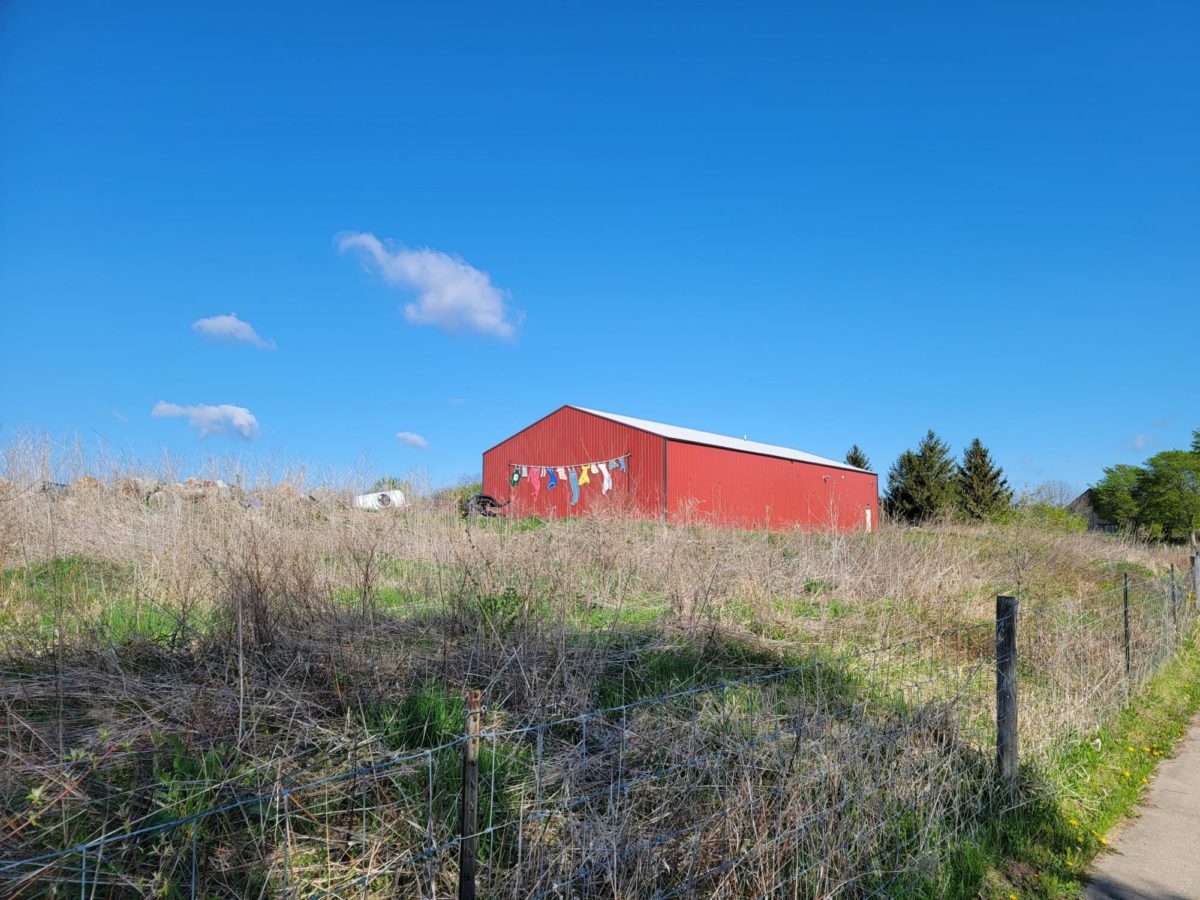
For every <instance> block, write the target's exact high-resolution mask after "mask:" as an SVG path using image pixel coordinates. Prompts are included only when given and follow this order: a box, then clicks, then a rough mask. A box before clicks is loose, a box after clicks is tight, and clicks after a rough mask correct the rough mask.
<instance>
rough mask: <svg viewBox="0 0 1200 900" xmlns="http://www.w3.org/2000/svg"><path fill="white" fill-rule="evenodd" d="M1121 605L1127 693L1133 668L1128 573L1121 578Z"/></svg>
mask: <svg viewBox="0 0 1200 900" xmlns="http://www.w3.org/2000/svg"><path fill="white" fill-rule="evenodd" d="M1121 605H1122V606H1123V607H1124V608H1125V691H1126V693H1128V692H1129V678H1130V671H1131V670H1132V668H1133V661H1132V656H1131V655H1130V647H1129V573H1128V572H1125V573H1124V574H1122V576H1121Z"/></svg>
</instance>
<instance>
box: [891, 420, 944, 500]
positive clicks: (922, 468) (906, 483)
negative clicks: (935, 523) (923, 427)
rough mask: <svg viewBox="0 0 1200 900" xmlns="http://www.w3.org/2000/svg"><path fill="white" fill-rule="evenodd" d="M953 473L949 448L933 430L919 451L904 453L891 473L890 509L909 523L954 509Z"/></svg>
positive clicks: (924, 439) (923, 441)
mask: <svg viewBox="0 0 1200 900" xmlns="http://www.w3.org/2000/svg"><path fill="white" fill-rule="evenodd" d="M954 470H955V466H954V460H953V459H952V458H951V456H950V447H949V446H948V445H947V444H946V443H945V441H943V440H942V439H941V438H939V437H938V436H937V435H936V434H934V433H933V430H932V429H930V431H929V432H928V433H927V434H926V435H925V437H924V438H923V439H922V441H921V443H920V444H918V445H917V449H916V450H915V451H913V450H905V451H904V452H903V453H901V454H900V458H899V459H897V460H896V462H895V464H894V465H893V466H892V468H891V469H890V470H889V471H888V492H887V497H886V503H887V507H888V510H889V511H890V512H891V513H892V515H895V516H898V517H899V518H902V519H904V520H905V521H907V522H921V521H924V520H926V519H931V518H933V517H934V516H937V515H939V514H940V513H942V512H944V511H945V510H948V509H951V508H953V506H954V493H955V490H954Z"/></svg>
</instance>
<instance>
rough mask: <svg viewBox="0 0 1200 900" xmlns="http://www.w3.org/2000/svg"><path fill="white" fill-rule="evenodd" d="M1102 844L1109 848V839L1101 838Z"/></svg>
mask: <svg viewBox="0 0 1200 900" xmlns="http://www.w3.org/2000/svg"><path fill="white" fill-rule="evenodd" d="M1100 843H1101V844H1103V845H1104V846H1105V847H1107V846H1108V838H1100Z"/></svg>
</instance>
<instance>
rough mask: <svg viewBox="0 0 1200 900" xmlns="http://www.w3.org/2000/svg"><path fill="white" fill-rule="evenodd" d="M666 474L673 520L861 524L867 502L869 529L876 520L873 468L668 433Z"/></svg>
mask: <svg viewBox="0 0 1200 900" xmlns="http://www.w3.org/2000/svg"><path fill="white" fill-rule="evenodd" d="M667 475H668V477H667V488H668V492H667V505H668V509H669V511H670V520H671V521H672V522H688V521H695V522H714V523H721V524H726V525H737V526H742V527H752V528H761V527H768V528H808V529H823V528H829V527H830V526H833V527H835V528H837V529H839V530H841V531H857V530H862V529H865V528H866V527H867V523H868V517H867V514H866V510H868V509H869V510H870V517H869V522H870V527H871V530H872V531H874V530H876V529H877V528H878V526H879V479H878V476H876V475H875V474H873V473H870V472H856V471H852V470H847V469H840V468H833V467H830V466H823V465H819V464H816V463H808V462H797V461H795V460H790V459H780V458H779V457H773V456H762V455H759V454H755V453H745V452H739V451H736V450H729V449H724V448H721V447H709V446H705V445H701V444H690V443H685V442H682V441H668V443H667Z"/></svg>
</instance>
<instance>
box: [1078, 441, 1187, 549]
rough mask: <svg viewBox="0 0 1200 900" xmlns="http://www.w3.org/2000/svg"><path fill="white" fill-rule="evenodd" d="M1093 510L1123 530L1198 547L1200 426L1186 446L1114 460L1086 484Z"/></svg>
mask: <svg viewBox="0 0 1200 900" xmlns="http://www.w3.org/2000/svg"><path fill="white" fill-rule="evenodd" d="M1091 496H1092V506H1093V508H1094V509H1095V510H1096V513H1097V514H1098V515H1099V516H1100V517H1101V518H1104V519H1107V520H1108V521H1109V522H1112V523H1114V524H1115V525H1116V526H1117V527H1118V528H1119V529H1121V530H1122V531H1127V532H1131V533H1137V534H1143V535H1146V536H1147V537H1152V538H1160V539H1163V540H1168V541H1185V540H1186V541H1189V542H1190V543H1191V545H1192V548H1193V550H1194V549H1196V548H1197V536H1196V533H1197V531H1198V530H1200V428H1197V429H1196V430H1195V431H1193V432H1192V446H1191V448H1190V449H1188V450H1164V451H1163V452H1161V453H1156V454H1154V456H1152V457H1150V458H1149V459H1148V460H1146V461H1145V462H1144V463H1143V464H1142V465H1140V466H1131V465H1116V466H1109V467H1108V468H1107V469H1105V470H1104V477H1103V478H1101V479H1100V481H1099V482H1097V483H1096V484H1095V485H1093V486H1092V488H1091Z"/></svg>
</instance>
